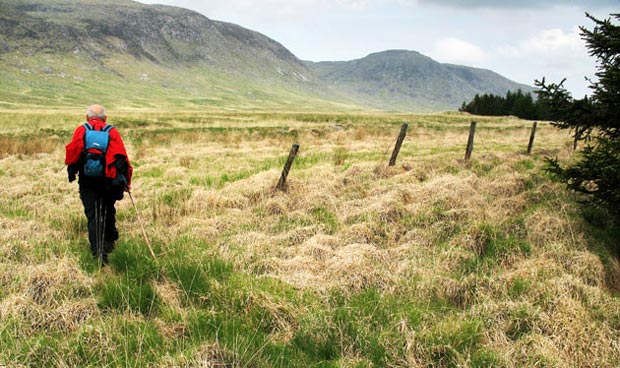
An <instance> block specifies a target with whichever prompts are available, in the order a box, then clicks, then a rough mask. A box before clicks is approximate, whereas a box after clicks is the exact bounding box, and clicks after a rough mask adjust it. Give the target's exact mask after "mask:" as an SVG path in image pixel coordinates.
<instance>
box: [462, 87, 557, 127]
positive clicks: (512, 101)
mask: <svg viewBox="0 0 620 368" xmlns="http://www.w3.org/2000/svg"><path fill="white" fill-rule="evenodd" d="M459 111H465V112H468V113H470V114H475V115H485V116H507V115H513V116H517V117H519V118H521V119H528V120H552V119H551V116H550V110H549V108H548V106H547V105H546V104H545V103H543V102H541V101H539V100H537V99H535V98H534V97H533V96H532V94H531V93H523V91H522V90H520V89H519V90H517V91H516V92H512V91H508V92H507V93H506V96H505V97H502V96H498V95H493V94H487V93H485V94H483V95H478V94H477V95H476V96H474V99H473V100H471V101H470V102H469V103H466V102H463V105H461V108H460V109H459Z"/></svg>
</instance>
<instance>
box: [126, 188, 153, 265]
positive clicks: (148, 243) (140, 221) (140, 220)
mask: <svg viewBox="0 0 620 368" xmlns="http://www.w3.org/2000/svg"><path fill="white" fill-rule="evenodd" d="M127 193H129V198H131V203H132V204H133V208H134V209H135V210H136V217H137V218H138V222H139V223H140V227H141V228H142V235H144V240H146V245H147V246H148V247H149V251H150V252H151V256H153V260H154V261H155V263H157V257H155V252H153V247H151V242H150V240H149V237H148V236H146V231H144V224H143V223H142V217H140V212H138V207H137V206H136V202H135V201H134V200H133V196H132V195H131V192H130V191H127Z"/></svg>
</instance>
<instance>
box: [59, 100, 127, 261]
mask: <svg viewBox="0 0 620 368" xmlns="http://www.w3.org/2000/svg"><path fill="white" fill-rule="evenodd" d="M86 120H87V122H86V123H84V124H82V125H80V126H78V127H77V128H76V129H75V132H74V133H73V139H72V140H71V142H70V143H69V144H67V145H66V147H65V150H66V155H65V164H66V165H67V173H68V178H69V182H73V181H75V179H76V174H77V175H78V176H79V180H78V184H79V189H80V199H81V200H82V204H83V205H84V213H85V214H86V218H87V219H88V241H89V242H90V251H91V253H92V255H93V257H95V258H96V259H97V260H98V261H99V262H100V264H101V265H102V266H104V265H106V264H107V262H108V254H109V253H111V252H112V250H113V249H114V242H115V241H116V240H117V239H118V230H117V228H116V208H115V207H114V205H115V203H116V201H117V200H121V199H123V192H125V191H129V188H130V186H131V176H132V173H133V168H132V167H131V165H130V163H129V157H128V156H127V151H126V150H125V144H124V143H123V140H122V138H121V136H120V134H119V132H118V131H117V129H116V128H115V127H113V126H111V125H107V124H106V120H107V115H106V111H105V108H104V107H103V106H101V105H92V106H90V107H89V108H88V109H87V110H86Z"/></svg>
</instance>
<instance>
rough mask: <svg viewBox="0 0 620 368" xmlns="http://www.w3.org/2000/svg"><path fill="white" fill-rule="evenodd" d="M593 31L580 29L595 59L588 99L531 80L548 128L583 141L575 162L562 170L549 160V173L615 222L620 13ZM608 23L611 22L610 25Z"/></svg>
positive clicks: (619, 169) (619, 194)
mask: <svg viewBox="0 0 620 368" xmlns="http://www.w3.org/2000/svg"><path fill="white" fill-rule="evenodd" d="M586 16H587V17H588V18H589V19H590V20H592V21H593V22H594V24H595V26H594V29H593V30H588V29H586V28H585V27H580V28H581V36H582V38H583V39H584V40H585V42H586V45H587V48H588V50H589V53H590V55H591V56H593V57H596V58H597V62H598V65H597V70H598V71H597V73H596V76H597V77H598V81H597V82H591V84H590V88H591V89H592V96H591V97H590V98H588V97H585V98H583V99H580V100H575V99H573V98H572V96H571V94H570V93H569V92H568V91H567V90H566V89H565V88H564V87H563V83H564V81H562V82H560V83H559V84H554V83H551V84H547V83H546V82H545V79H544V78H543V79H542V81H536V85H537V86H538V87H540V91H538V97H539V99H540V100H542V101H543V102H544V103H545V105H546V107H547V108H548V109H549V112H550V113H551V116H552V117H553V120H554V122H553V124H554V125H555V126H557V127H558V128H560V129H570V130H571V131H572V132H573V135H574V137H575V139H577V140H581V141H584V142H585V143H586V146H585V148H584V149H583V151H581V152H580V154H579V158H578V160H577V161H575V162H573V163H569V164H567V165H566V166H562V165H560V163H559V162H558V160H557V159H549V163H550V166H549V170H550V171H551V172H552V173H554V174H555V175H556V176H557V177H558V178H559V179H561V180H562V181H564V182H565V183H566V184H567V186H568V187H569V188H570V189H572V190H573V191H575V192H578V193H583V194H585V198H587V199H588V200H590V201H592V202H593V203H595V204H597V205H600V206H603V207H606V208H607V209H608V210H609V212H610V213H611V214H612V215H613V217H614V218H615V219H616V220H618V219H620V26H619V25H618V24H617V22H618V20H620V14H611V18H608V19H605V20H599V19H596V18H595V17H593V16H591V15H590V14H586ZM612 20H613V21H612Z"/></svg>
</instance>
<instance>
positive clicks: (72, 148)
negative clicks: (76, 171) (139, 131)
mask: <svg viewBox="0 0 620 368" xmlns="http://www.w3.org/2000/svg"><path fill="white" fill-rule="evenodd" d="M88 123H89V124H90V125H92V127H93V129H95V130H101V129H103V127H104V126H105V125H106V123H105V122H104V121H103V120H101V119H99V118H92V119H90V120H89V121H88ZM85 132H86V128H84V127H83V126H82V125H80V126H79V127H77V128H76V129H75V132H74V133H73V139H72V140H71V142H70V143H69V144H67V145H66V146H65V151H66V155H65V164H66V165H73V164H75V163H77V162H78V161H79V160H80V157H81V156H82V152H83V151H84V133H85ZM109 133H110V139H109V143H108V150H107V151H106V154H105V162H106V163H107V165H106V166H107V167H106V168H105V176H106V177H107V178H110V179H114V178H116V166H115V165H113V162H114V160H115V157H116V155H122V156H125V159H126V160H127V165H128V170H127V186H128V187H130V185H131V175H132V173H133V168H132V167H131V165H130V164H129V157H128V156H127V150H125V144H124V143H123V140H122V139H121V135H120V134H119V133H118V130H116V128H112V129H111V130H110V131H109Z"/></svg>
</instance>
